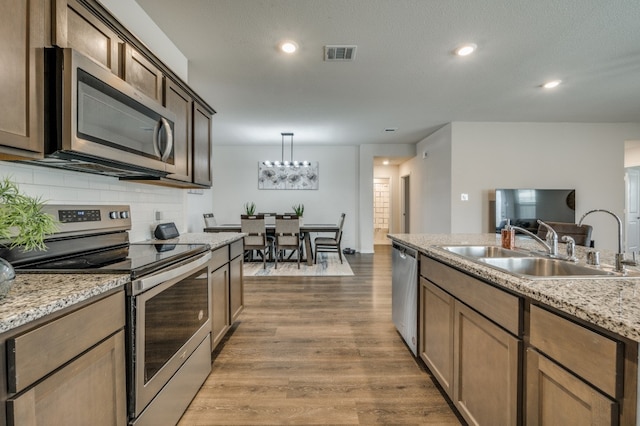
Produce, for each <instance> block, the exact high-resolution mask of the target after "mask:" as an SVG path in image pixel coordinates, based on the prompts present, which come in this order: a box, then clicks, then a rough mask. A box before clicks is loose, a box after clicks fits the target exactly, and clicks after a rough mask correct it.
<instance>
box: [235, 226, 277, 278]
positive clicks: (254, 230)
mask: <svg viewBox="0 0 640 426" xmlns="http://www.w3.org/2000/svg"><path fill="white" fill-rule="evenodd" d="M240 228H241V231H242V232H243V233H244V234H246V235H245V236H244V251H245V253H247V252H249V255H250V257H249V259H252V258H253V251H254V250H255V251H257V252H258V253H259V254H260V255H261V256H262V267H263V268H264V269H267V256H268V254H269V252H270V250H271V247H272V246H271V243H270V242H269V240H268V239H267V227H266V225H265V223H264V216H263V215H259V214H257V215H246V214H243V215H240Z"/></svg>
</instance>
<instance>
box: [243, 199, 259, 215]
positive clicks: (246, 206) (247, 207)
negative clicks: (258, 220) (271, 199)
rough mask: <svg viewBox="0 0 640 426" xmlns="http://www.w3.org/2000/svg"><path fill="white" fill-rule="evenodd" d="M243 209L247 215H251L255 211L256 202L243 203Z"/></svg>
mask: <svg viewBox="0 0 640 426" xmlns="http://www.w3.org/2000/svg"><path fill="white" fill-rule="evenodd" d="M244 211H245V213H246V214H247V215H248V216H252V215H254V214H255V212H256V203H254V202H250V203H244Z"/></svg>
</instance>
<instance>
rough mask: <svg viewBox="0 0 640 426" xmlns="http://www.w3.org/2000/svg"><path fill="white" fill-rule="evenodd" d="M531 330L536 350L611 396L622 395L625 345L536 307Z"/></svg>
mask: <svg viewBox="0 0 640 426" xmlns="http://www.w3.org/2000/svg"><path fill="white" fill-rule="evenodd" d="M530 328H531V336H530V343H531V345H532V346H535V347H536V348H538V349H539V350H540V351H541V352H543V353H545V354H546V355H547V356H549V357H550V358H552V359H554V360H555V361H556V362H558V363H559V364H562V365H563V366H565V367H566V368H567V369H569V370H571V371H573V372H574V373H575V374H576V375H578V376H580V377H582V378H583V379H585V380H586V381H588V382H589V383H591V384H592V385H594V386H595V387H597V388H599V389H600V390H602V391H604V392H605V393H607V394H609V395H610V396H613V397H614V398H617V397H619V396H620V395H621V394H622V390H623V389H622V386H623V381H622V374H621V373H622V362H623V356H622V352H623V347H622V343H621V342H617V341H615V340H613V339H610V338H608V337H606V336H603V335H601V334H598V333H596V332H594V331H591V330H589V329H588V328H585V327H583V326H581V325H578V324H576V323H574V322H571V321H569V320H567V319H565V318H562V317H560V316H558V315H556V314H554V313H551V312H549V311H547V310H545V309H542V308H540V307H538V306H535V305H531V312H530Z"/></svg>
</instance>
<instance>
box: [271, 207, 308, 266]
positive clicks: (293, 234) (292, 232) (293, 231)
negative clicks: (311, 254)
mask: <svg viewBox="0 0 640 426" xmlns="http://www.w3.org/2000/svg"><path fill="white" fill-rule="evenodd" d="M275 238H276V245H275V256H274V257H275V269H277V268H278V257H279V256H282V260H284V252H285V251H286V250H291V255H290V256H289V257H291V256H292V255H293V253H295V252H296V251H297V252H298V269H300V258H301V257H302V250H301V247H302V245H301V244H300V221H299V219H298V216H296V215H295V214H293V215H289V214H279V215H276V232H275Z"/></svg>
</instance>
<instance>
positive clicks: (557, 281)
mask: <svg viewBox="0 0 640 426" xmlns="http://www.w3.org/2000/svg"><path fill="white" fill-rule="evenodd" d="M389 238H391V239H392V240H393V241H394V242H397V243H400V244H402V245H405V246H408V247H411V248H414V249H416V250H418V252H419V253H420V256H419V258H420V266H419V269H420V278H419V282H418V283H416V285H418V286H419V297H418V301H417V304H418V310H419V315H418V354H419V358H420V359H421V360H422V361H424V363H425V364H426V365H427V367H428V368H429V369H430V371H431V372H432V373H433V375H434V377H435V378H436V380H438V382H439V383H440V384H441V385H442V388H443V391H444V392H445V393H446V394H447V396H448V397H449V398H451V400H452V402H453V404H454V405H455V406H456V408H457V409H458V411H459V412H460V414H461V415H462V416H463V417H464V418H465V419H466V420H467V421H468V422H469V423H470V424H488V423H489V421H490V422H491V424H541V423H545V422H548V421H553V422H555V424H607V425H609V424H624V425H634V424H636V413H637V411H638V410H637V394H638V392H637V384H638V368H637V366H638V342H639V341H640V303H639V302H640V300H639V298H638V293H637V291H638V285H639V284H640V279H639V278H632V277H620V276H608V277H606V278H596V277H593V276H590V277H588V278H576V277H564V278H556V277H554V278H544V279H541V278H535V279H532V278H527V277H524V276H518V275H515V274H511V273H507V272H504V271H501V270H499V269H495V268H493V267H490V266H487V265H486V264H482V263H481V262H478V261H475V260H473V259H470V258H468V257H464V256H460V255H458V254H455V253H453V252H451V251H448V250H446V249H443V248H442V246H449V245H476V246H499V245H500V238H499V236H497V235H495V234H452V235H449V234H438V235H434V234H424V235H420V234H415V235H414V234H393V235H389ZM516 246H517V247H518V250H520V249H524V250H526V251H527V252H529V251H536V250H540V249H541V246H540V245H538V244H537V243H535V242H534V241H533V240H531V239H528V238H523V237H520V236H518V237H517V244H516ZM563 250H564V245H563V244H560V250H559V251H560V253H563ZM576 251H577V253H576V254H577V257H578V258H579V263H581V264H583V265H584V264H585V263H586V262H585V258H586V253H587V249H586V248H584V247H577V248H576ZM601 261H602V264H603V267H606V266H607V265H611V264H613V253H610V252H606V251H601ZM634 272H637V268H636V270H635V271H634Z"/></svg>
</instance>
